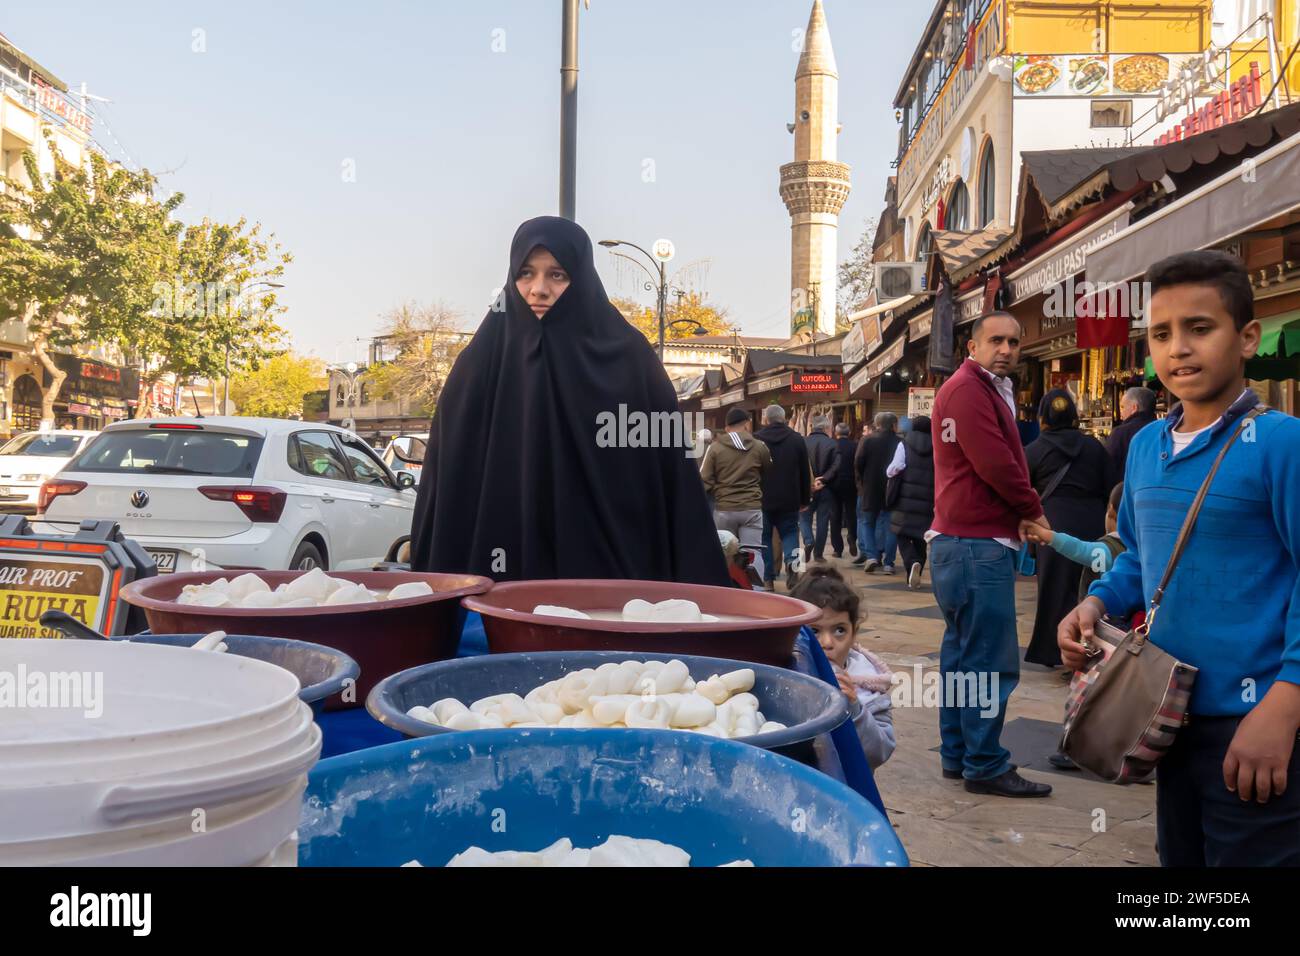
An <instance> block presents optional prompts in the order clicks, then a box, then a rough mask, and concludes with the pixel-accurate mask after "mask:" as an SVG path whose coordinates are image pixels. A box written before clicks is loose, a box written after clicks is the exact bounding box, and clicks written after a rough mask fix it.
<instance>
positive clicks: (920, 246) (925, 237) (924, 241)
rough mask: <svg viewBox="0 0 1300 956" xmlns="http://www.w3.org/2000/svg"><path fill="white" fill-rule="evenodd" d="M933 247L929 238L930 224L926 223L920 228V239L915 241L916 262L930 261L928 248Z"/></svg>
mask: <svg viewBox="0 0 1300 956" xmlns="http://www.w3.org/2000/svg"><path fill="white" fill-rule="evenodd" d="M931 245H933V238H932V237H931V236H930V224H929V223H928V222H927V223H925V225H923V226H921V235H920V238H918V239H917V240H916V261H917V262H929V261H930V247H931Z"/></svg>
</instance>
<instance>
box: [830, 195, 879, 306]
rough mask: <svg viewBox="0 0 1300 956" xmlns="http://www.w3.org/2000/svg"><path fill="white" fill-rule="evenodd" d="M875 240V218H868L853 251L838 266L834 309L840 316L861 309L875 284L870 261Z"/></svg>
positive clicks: (873, 270)
mask: <svg viewBox="0 0 1300 956" xmlns="http://www.w3.org/2000/svg"><path fill="white" fill-rule="evenodd" d="M875 241H876V220H875V219H868V220H867V221H866V225H865V227H864V228H863V230H862V236H861V237H860V238H859V239H858V241H857V244H856V245H854V247H853V251H852V252H851V253H849V257H848V258H847V259H845V260H844V261H843V262H841V263H840V266H839V280H840V288H839V295H838V296H837V302H836V311H837V312H838V313H839V314H840V316H849V315H852V314H853V313H854V312H857V311H859V310H860V309H862V308H863V303H864V302H866V300H867V296H869V295H871V290H872V289H874V288H875V286H876V275H875V267H874V266H873V265H872V262H871V254H872V252H873V244H874V243H875ZM836 324H837V325H838V324H839V323H838V322H837V323H836Z"/></svg>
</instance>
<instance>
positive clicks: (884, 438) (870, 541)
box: [853, 412, 899, 574]
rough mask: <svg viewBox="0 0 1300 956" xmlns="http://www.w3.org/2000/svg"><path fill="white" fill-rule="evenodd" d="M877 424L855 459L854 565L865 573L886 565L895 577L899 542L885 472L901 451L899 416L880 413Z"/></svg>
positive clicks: (865, 439) (886, 572)
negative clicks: (892, 525) (888, 505)
mask: <svg viewBox="0 0 1300 956" xmlns="http://www.w3.org/2000/svg"><path fill="white" fill-rule="evenodd" d="M875 424H876V428H875V431H874V432H873V433H872V434H871V437H870V438H864V439H863V440H862V444H861V445H859V446H858V451H857V454H856V455H854V458H853V470H854V471H855V472H856V473H857V476H858V556H857V557H856V558H855V559H854V561H853V563H854V564H860V565H862V570H864V571H874V570H876V568H878V567H880V566H881V565H882V564H883V565H884V573H885V574H893V573H894V554H895V552H896V550H897V547H898V541H897V540H896V539H895V538H894V532H893V530H892V529H891V528H890V521H889V511H888V510H887V509H886V508H885V488H886V485H887V483H888V480H889V479H888V476H886V474H885V469H887V468H888V467H889V463H890V462H891V461H893V460H894V452H895V451H896V450H897V449H898V442H899V437H898V432H897V428H898V416H897V415H894V414H893V413H891V412H881V413H880V414H879V415H877V416H876V420H875Z"/></svg>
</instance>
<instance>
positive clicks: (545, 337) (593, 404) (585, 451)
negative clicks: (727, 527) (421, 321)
mask: <svg viewBox="0 0 1300 956" xmlns="http://www.w3.org/2000/svg"><path fill="white" fill-rule="evenodd" d="M507 279H508V281H507V282H506V283H505V288H504V290H503V291H502V293H501V297H500V299H498V302H497V305H496V306H494V308H493V309H491V310H489V312H488V314H487V317H486V318H485V319H484V320H483V323H482V324H481V325H480V326H479V328H478V331H477V332H476V333H475V334H474V338H473V340H471V341H470V343H469V345H468V346H466V348H465V350H464V352H462V353H461V355H460V357H459V358H458V359H457V360H456V364H455V366H454V367H453V368H452V370H451V374H450V375H449V376H448V377H447V383H446V387H445V388H444V389H443V392H442V396H441V397H440V398H439V400H438V407H437V410H436V412H435V413H434V416H433V423H432V425H431V427H430V431H429V445H428V452H427V454H426V456H425V460H424V467H423V469H422V474H421V477H420V488H419V498H418V500H417V503H416V507H415V517H414V521H413V524H412V530H411V534H412V549H411V567H412V568H413V569H415V570H417V571H450V572H470V573H474V574H483V575H487V576H489V577H492V578H494V579H496V580H498V581H508V580H509V581H513V580H522V579H534V578H639V579H643V580H658V581H682V582H688V583H693V584H716V585H724V586H725V585H727V584H729V583H730V579H729V577H728V575H727V569H726V564H725V560H724V558H723V556H722V551H721V549H720V547H719V545H718V537H717V532H716V531H715V530H714V526H713V520H712V517H711V515H710V513H709V507H708V503H707V501H706V500H705V496H704V486H703V484H702V483H701V481H700V475H699V460H698V458H695V457H688V452H690V453H691V454H693V450H692V449H691V447H690V444H689V443H690V440H691V438H692V436H691V435H689V434H683V433H684V431H685V429H684V428H681V427H679V424H680V423H679V422H678V421H676V419H677V418H678V416H677V415H676V413H677V394H676V391H675V390H674V388H673V386H672V383H671V382H669V380H668V376H667V375H666V374H665V373H664V370H663V366H662V365H661V364H660V363H659V361H658V360H657V359H656V357H655V353H654V351H653V350H652V349H651V348H650V345H649V343H648V342H646V340H645V337H644V336H643V335H642V334H641V333H640V332H638V331H637V330H636V329H635V328H634V327H633V326H632V325H630V324H629V323H628V322H627V320H626V319H624V318H623V316H622V315H621V314H620V313H619V312H618V310H617V309H615V308H614V306H613V305H611V304H610V301H609V299H608V297H607V296H606V295H605V289H604V286H603V285H602V284H601V281H600V277H599V276H598V275H597V274H596V266H595V262H594V261H593V258H592V245H591V239H590V238H589V237H588V236H587V234H586V232H584V231H583V230H582V228H581V227H579V226H578V225H576V224H575V223H573V222H570V221H569V220H567V219H558V218H554V217H551V216H543V217H540V218H538V219H530V220H529V221H528V222H525V223H524V224H523V225H522V226H520V227H519V230H518V231H517V232H516V233H515V238H514V242H513V243H512V244H511V247H510V273H509V276H508V277H507ZM620 406H624V409H623V410H622V411H620ZM656 412H658V413H660V415H659V416H658V420H656V418H655V417H654V413H656ZM665 412H671V413H674V415H673V416H672V418H669V419H667V422H668V423H669V425H670V427H668V428H665V427H664V426H663V422H664V421H665V416H664V415H663V414H662V413H665ZM638 423H641V427H640V428H637V424H638ZM666 437H671V438H673V439H675V440H674V441H673V442H671V443H669V444H671V445H672V447H664V445H665V441H664V439H665V438H666ZM632 445H636V446H638V447H631V446H632ZM653 445H658V446H659V447H653Z"/></svg>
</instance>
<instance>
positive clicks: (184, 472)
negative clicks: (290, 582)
mask: <svg viewBox="0 0 1300 956" xmlns="http://www.w3.org/2000/svg"><path fill="white" fill-rule="evenodd" d="M414 484H415V482H414V480H413V478H412V477H411V476H409V475H398V476H394V475H393V473H392V472H391V471H390V470H389V469H388V467H387V466H385V465H384V463H383V462H382V461H381V460H380V458H379V456H378V455H377V454H375V452H374V451H373V450H372V449H371V448H370V446H369V445H367V444H366V443H365V442H364V441H362V440H361V439H360V438H358V437H357V436H356V435H354V434H352V433H351V432H348V431H344V430H343V429H341V428H336V427H334V426H332V425H322V424H314V423H311V422H295V421H283V420H280V419H272V418H237V417H214V418H155V419H143V420H139V421H128V422H119V423H117V424H114V425H109V426H108V427H107V428H105V429H104V431H103V432H102V433H100V435H99V437H98V438H95V439H94V440H93V441H91V442H90V443H89V444H87V445H86V446H85V447H84V448H83V449H82V450H81V452H80V453H79V454H78V455H77V456H76V458H74V459H73V460H72V461H71V462H70V463H69V464H68V465H67V466H66V467H65V468H64V469H63V470H62V471H61V472H60V473H59V474H58V475H57V476H55V477H54V478H52V479H51V480H49V481H47V482H45V484H44V485H43V486H42V487H41V496H40V506H39V507H40V513H41V515H42V516H43V517H44V518H45V519H46V520H47V521H50V522H59V523H60V528H61V530H67V525H63V524H62V523H63V522H74V523H75V522H79V521H81V520H82V519H85V518H98V519H112V520H114V521H116V522H117V523H118V524H119V526H120V527H121V529H122V532H123V533H124V534H126V535H127V536H128V537H131V538H134V539H135V540H136V541H138V542H140V544H141V545H142V546H143V547H144V549H145V550H146V551H148V552H149V553H150V554H152V555H153V557H154V560H155V561H156V562H157V564H158V570H159V571H160V572H162V573H168V572H171V571H189V570H202V569H204V568H208V567H217V568H231V569H234V568H254V569H267V570H277V569H286V568H289V569H299V570H306V569H310V568H314V567H320V568H325V569H332V570H339V571H346V570H356V569H364V568H368V567H370V566H371V565H373V564H375V563H376V562H379V561H383V560H384V558H385V557H386V556H387V555H388V552H389V549H390V548H391V547H392V546H393V545H394V543H396V542H397V540H398V539H399V538H401V537H402V536H404V535H407V534H409V533H410V530H411V514H412V511H413V510H414V507H415V490H414V487H413V486H414Z"/></svg>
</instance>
